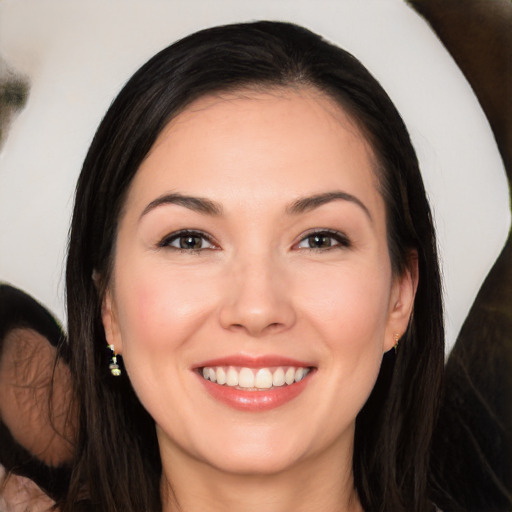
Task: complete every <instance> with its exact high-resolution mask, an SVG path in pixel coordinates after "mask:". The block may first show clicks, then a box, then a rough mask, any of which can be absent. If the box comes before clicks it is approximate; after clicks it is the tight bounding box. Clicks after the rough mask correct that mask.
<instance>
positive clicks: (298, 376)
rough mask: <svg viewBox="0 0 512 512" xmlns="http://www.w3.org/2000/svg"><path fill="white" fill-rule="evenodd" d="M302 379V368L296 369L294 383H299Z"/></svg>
mask: <svg viewBox="0 0 512 512" xmlns="http://www.w3.org/2000/svg"><path fill="white" fill-rule="evenodd" d="M303 378H304V368H297V371H296V372H295V382H300V381H301V380H302V379H303Z"/></svg>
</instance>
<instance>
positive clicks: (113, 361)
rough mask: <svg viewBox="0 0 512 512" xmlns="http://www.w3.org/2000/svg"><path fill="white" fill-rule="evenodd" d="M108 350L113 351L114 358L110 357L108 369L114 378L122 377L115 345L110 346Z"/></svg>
mask: <svg viewBox="0 0 512 512" xmlns="http://www.w3.org/2000/svg"><path fill="white" fill-rule="evenodd" d="M108 348H109V349H110V350H111V351H112V356H111V357H110V363H109V365H108V368H109V370H110V373H111V374H112V375H113V376H114V377H119V375H121V368H119V364H118V362H117V355H116V351H115V349H114V345H108Z"/></svg>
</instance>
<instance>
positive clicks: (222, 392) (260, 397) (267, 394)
mask: <svg viewBox="0 0 512 512" xmlns="http://www.w3.org/2000/svg"><path fill="white" fill-rule="evenodd" d="M312 373H313V371H310V372H309V373H308V374H307V375H306V377H304V378H303V379H302V380H301V381H299V382H295V383H294V384H289V385H286V386H280V387H276V388H271V389H262V390H260V391H245V390H243V389H238V388H234V387H230V386H221V385H220V384H215V383H214V382H211V381H209V380H206V379H204V378H203V377H202V376H201V375H199V374H198V378H199V379H201V382H202V383H203V386H204V387H205V388H206V391H208V393H209V394H210V396H212V397H213V398H215V400H218V401H219V402H222V403H224V404H226V405H229V406H230V407H233V408H234V409H238V410H241V411H253V412H260V411H269V410H271V409H275V408H277V407H280V406H282V405H284V404H286V403H288V402H290V401H291V400H293V399H294V398H296V397H297V396H299V395H300V394H301V393H302V392H303V391H304V389H305V388H306V386H307V385H308V383H309V380H310V378H311V375H312Z"/></svg>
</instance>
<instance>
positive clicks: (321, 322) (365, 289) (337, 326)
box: [301, 266, 390, 347]
mask: <svg viewBox="0 0 512 512" xmlns="http://www.w3.org/2000/svg"><path fill="white" fill-rule="evenodd" d="M389 293H390V279H388V278H387V273H386V272H381V271H379V270H375V268H374V267H372V266H363V267H361V266H353V267H349V266H347V267H345V268H343V269H341V270H339V271H336V270H335V271H333V269H325V270H323V271H320V272H318V273H316V274H315V275H314V276H311V277H308V278H306V279H305V280H304V283H303V287H302V292H301V296H302V306H301V307H302V309H303V310H304V311H305V313H304V314H306V315H307V316H308V317H309V318H311V320H312V321H314V322H315V325H316V326H317V328H318V330H319V331H323V332H324V333H325V335H326V336H327V337H328V340H329V343H330V344H334V346H338V345H346V346H352V345H353V346H354V347H362V346H363V345H364V344H366V343H373V344H377V345H378V344H379V343H380V342H382V338H383V336H384V330H385V326H386V321H387V318H388V307H389Z"/></svg>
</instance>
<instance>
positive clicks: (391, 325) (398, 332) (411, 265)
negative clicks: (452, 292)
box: [384, 250, 418, 352]
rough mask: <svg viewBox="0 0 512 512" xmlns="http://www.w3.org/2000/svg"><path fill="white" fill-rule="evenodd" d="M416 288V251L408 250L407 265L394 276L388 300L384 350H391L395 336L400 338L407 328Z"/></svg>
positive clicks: (395, 340) (394, 342) (395, 339)
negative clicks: (401, 271)
mask: <svg viewBox="0 0 512 512" xmlns="http://www.w3.org/2000/svg"><path fill="white" fill-rule="evenodd" d="M417 288H418V253H417V251H416V250H413V251H411V252H410V254H409V256H408V259H407V267H406V269H405V270H404V271H403V273H402V274H401V275H399V276H395V277H394V281H393V285H392V289H391V294H390V301H389V313H388V324H387V328H386V339H385V340H384V351H385V352H387V351H388V350H391V349H392V348H393V347H394V346H395V344H396V342H397V337H398V339H400V338H401V337H402V335H403V334H404V333H405V331H406V330H407V327H408V325H409V321H410V319H411V316H412V314H413V310H414V298H415V297H416V290H417Z"/></svg>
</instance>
